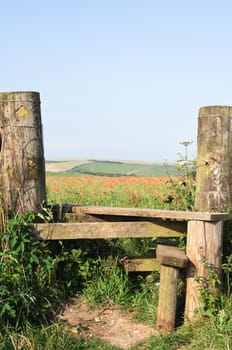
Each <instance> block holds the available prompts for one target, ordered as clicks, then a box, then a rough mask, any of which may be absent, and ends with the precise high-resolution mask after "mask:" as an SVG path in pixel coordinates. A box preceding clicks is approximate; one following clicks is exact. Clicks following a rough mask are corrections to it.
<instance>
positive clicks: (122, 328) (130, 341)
mask: <svg viewBox="0 0 232 350" xmlns="http://www.w3.org/2000/svg"><path fill="white" fill-rule="evenodd" d="M132 318H133V314H128V313H126V312H123V311H121V310H119V309H118V308H116V307H111V306H105V307H103V306H100V307H97V308H94V309H89V308H88V306H87V305H86V304H85V303H83V302H81V301H80V300H73V301H72V303H70V304H69V305H67V306H66V308H65V310H64V312H63V314H62V316H61V319H62V320H64V321H65V322H66V323H67V324H68V325H69V326H70V328H71V331H72V333H73V335H76V336H81V337H86V338H89V337H94V338H98V339H101V340H104V341H107V342H109V343H110V344H111V345H114V346H118V347H121V348H122V349H129V348H130V347H131V346H132V345H135V344H136V343H139V342H141V341H144V340H145V339H146V338H148V337H149V336H150V335H152V334H157V332H156V331H155V329H154V328H152V327H151V326H149V325H145V324H142V323H136V322H135V321H134V320H133V319H132Z"/></svg>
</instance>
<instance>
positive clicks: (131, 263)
mask: <svg viewBox="0 0 232 350" xmlns="http://www.w3.org/2000/svg"><path fill="white" fill-rule="evenodd" d="M122 264H123V267H124V269H125V270H126V271H129V272H149V271H159V270H160V264H159V262H158V260H157V259H155V258H144V257H139V258H125V259H124V260H123V262H122Z"/></svg>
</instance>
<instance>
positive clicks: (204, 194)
mask: <svg viewBox="0 0 232 350" xmlns="http://www.w3.org/2000/svg"><path fill="white" fill-rule="evenodd" d="M231 170H232V107H230V106H209V107H202V108H201V109H200V110H199V118H198V151H197V173H196V184H197V186H196V203H195V204H196V205H195V206H196V208H197V210H199V211H218V212H227V211H228V208H229V207H230V206H231V203H232V192H231V188H232V178H231Z"/></svg>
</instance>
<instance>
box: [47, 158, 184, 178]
mask: <svg viewBox="0 0 232 350" xmlns="http://www.w3.org/2000/svg"><path fill="white" fill-rule="evenodd" d="M46 171H47V172H65V173H67V174H68V173H69V174H73V175H78V174H79V175H83V174H89V175H98V176H167V175H176V173H177V171H176V165H175V164H174V163H170V164H167V163H152V162H145V161H144V162H141V161H114V160H113V161H111V160H95V159H89V160H80V159H77V160H61V161H49V162H46Z"/></svg>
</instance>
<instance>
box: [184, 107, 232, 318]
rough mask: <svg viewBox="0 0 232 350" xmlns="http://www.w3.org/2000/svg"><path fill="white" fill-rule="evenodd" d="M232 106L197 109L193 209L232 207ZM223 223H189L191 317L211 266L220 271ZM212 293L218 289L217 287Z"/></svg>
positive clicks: (188, 303)
mask: <svg viewBox="0 0 232 350" xmlns="http://www.w3.org/2000/svg"><path fill="white" fill-rule="evenodd" d="M231 167H232V107H229V106H211V107H202V108H200V110H199V119H198V153H197V174H196V209H197V210H198V211H217V212H226V211H228V209H229V207H230V206H231V184H232V179H231ZM222 233H223V222H221V221H220V222H206V221H193V220H190V221H189V222H188V229H187V252H186V254H187V256H188V258H189V260H190V265H189V268H188V271H187V293H186V307H185V316H186V317H187V318H189V319H192V318H193V317H194V315H195V311H196V309H198V308H199V307H200V306H201V301H200V298H199V288H202V284H201V283H200V282H197V280H200V281H201V282H202V283H203V284H204V283H206V284H207V275H208V273H209V270H210V269H211V268H213V269H214V271H218V273H219V274H220V268H221V260H222ZM215 292H218V290H217V288H216V290H215Z"/></svg>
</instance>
